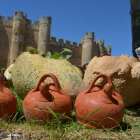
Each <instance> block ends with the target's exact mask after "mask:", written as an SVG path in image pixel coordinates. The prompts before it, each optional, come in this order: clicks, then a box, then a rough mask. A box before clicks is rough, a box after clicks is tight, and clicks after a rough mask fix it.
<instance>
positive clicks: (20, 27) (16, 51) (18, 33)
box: [10, 11, 26, 64]
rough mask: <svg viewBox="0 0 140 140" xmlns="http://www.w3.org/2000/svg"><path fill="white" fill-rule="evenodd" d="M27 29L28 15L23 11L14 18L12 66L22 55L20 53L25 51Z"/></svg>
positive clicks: (16, 13) (11, 51)
mask: <svg viewBox="0 0 140 140" xmlns="http://www.w3.org/2000/svg"><path fill="white" fill-rule="evenodd" d="M25 29H26V14H24V13H23V12H21V11H18V12H15V14H14V18H13V31H12V43H11V50H10V64H12V63H14V62H15V60H16V58H17V57H18V56H19V55H20V52H22V51H23V45H24V34H25Z"/></svg>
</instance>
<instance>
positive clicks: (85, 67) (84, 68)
mask: <svg viewBox="0 0 140 140" xmlns="http://www.w3.org/2000/svg"><path fill="white" fill-rule="evenodd" d="M88 64H89V63H86V64H84V65H83V67H82V68H83V71H84V72H85V71H86V69H87V66H88Z"/></svg>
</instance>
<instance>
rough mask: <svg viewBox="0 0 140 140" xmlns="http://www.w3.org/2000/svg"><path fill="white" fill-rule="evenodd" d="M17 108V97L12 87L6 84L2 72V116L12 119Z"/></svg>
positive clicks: (0, 78)
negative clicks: (9, 87)
mask: <svg viewBox="0 0 140 140" xmlns="http://www.w3.org/2000/svg"><path fill="white" fill-rule="evenodd" d="M16 109H17V99H16V97H15V95H14V94H13V93H12V91H11V90H10V89H8V88H7V87H6V85H5V82H4V79H3V77H2V74H0V118H2V119H4V120H11V119H12V117H13V115H14V114H15V112H16Z"/></svg>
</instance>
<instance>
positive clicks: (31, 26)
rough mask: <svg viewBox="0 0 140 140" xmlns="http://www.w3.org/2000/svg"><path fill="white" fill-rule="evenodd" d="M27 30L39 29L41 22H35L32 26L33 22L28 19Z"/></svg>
mask: <svg viewBox="0 0 140 140" xmlns="http://www.w3.org/2000/svg"><path fill="white" fill-rule="evenodd" d="M26 24H27V28H29V29H39V21H36V20H35V21H34V24H32V20H29V19H26Z"/></svg>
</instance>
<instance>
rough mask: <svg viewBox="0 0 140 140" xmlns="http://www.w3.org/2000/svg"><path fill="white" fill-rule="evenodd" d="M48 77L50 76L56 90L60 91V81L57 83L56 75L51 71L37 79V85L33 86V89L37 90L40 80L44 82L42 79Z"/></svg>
mask: <svg viewBox="0 0 140 140" xmlns="http://www.w3.org/2000/svg"><path fill="white" fill-rule="evenodd" d="M48 77H50V78H52V80H53V81H54V84H55V87H56V90H57V91H58V92H60V90H61V89H62V88H61V86H60V83H59V81H58V79H57V77H56V76H55V75H54V74H52V73H47V74H44V75H43V76H42V77H41V78H40V79H39V81H38V83H37V86H36V87H35V89H34V91H37V90H39V86H40V84H41V83H42V82H44V80H45V79H46V78H48Z"/></svg>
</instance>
